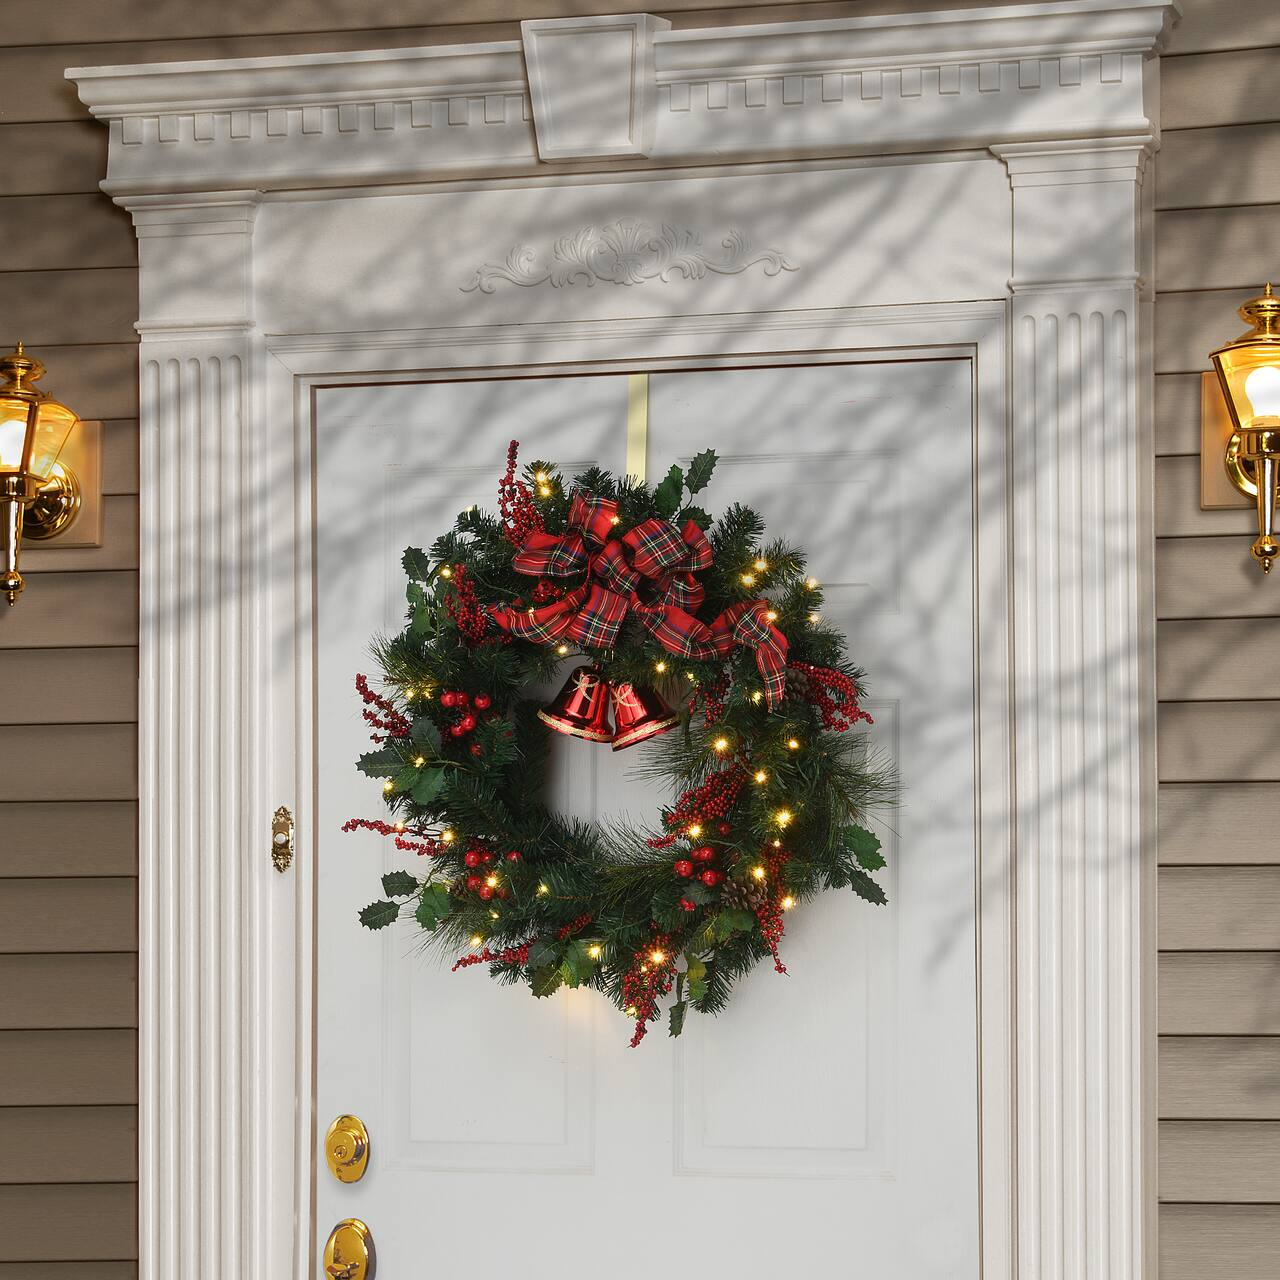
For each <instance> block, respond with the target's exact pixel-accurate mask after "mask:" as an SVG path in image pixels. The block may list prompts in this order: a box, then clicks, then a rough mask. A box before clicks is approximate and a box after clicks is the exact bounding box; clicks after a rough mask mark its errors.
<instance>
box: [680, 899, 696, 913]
mask: <svg viewBox="0 0 1280 1280" xmlns="http://www.w3.org/2000/svg"><path fill="white" fill-rule="evenodd" d="M680 905H681V906H682V907H683V908H684V909H685V910H686V911H697V909H698V904H697V903H696V902H690V901H689V899H688V898H681V899H680Z"/></svg>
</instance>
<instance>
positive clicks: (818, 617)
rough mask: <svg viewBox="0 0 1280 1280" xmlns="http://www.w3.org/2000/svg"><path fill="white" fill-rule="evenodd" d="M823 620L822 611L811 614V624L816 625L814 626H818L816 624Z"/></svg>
mask: <svg viewBox="0 0 1280 1280" xmlns="http://www.w3.org/2000/svg"><path fill="white" fill-rule="evenodd" d="M821 621H822V614H820V613H811V614H810V615H809V625H810V626H814V627H816V626H817V625H818V623H819V622H821Z"/></svg>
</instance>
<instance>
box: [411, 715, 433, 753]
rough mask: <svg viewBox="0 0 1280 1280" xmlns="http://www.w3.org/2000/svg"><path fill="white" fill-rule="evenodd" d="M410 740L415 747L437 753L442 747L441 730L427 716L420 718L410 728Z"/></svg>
mask: <svg viewBox="0 0 1280 1280" xmlns="http://www.w3.org/2000/svg"><path fill="white" fill-rule="evenodd" d="M409 738H410V740H411V741H412V742H413V745H414V746H415V747H426V748H428V749H430V750H432V751H435V750H436V748H438V747H439V745H440V730H439V729H437V728H436V727H435V725H433V724H432V723H431V721H430V720H428V719H427V717H426V716H419V717H418V718H417V719H416V720H415V721H414V722H413V724H411V725H410V726H409Z"/></svg>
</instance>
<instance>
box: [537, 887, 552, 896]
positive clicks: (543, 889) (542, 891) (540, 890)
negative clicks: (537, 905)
mask: <svg viewBox="0 0 1280 1280" xmlns="http://www.w3.org/2000/svg"><path fill="white" fill-rule="evenodd" d="M550 892H551V886H550V885H549V884H540V885H539V886H538V897H540V898H545V897H546V896H547V894H549V893H550Z"/></svg>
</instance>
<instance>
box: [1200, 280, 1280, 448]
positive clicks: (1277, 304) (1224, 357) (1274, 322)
mask: <svg viewBox="0 0 1280 1280" xmlns="http://www.w3.org/2000/svg"><path fill="white" fill-rule="evenodd" d="M1240 317H1241V319H1243V320H1247V321H1248V322H1249V324H1250V326H1251V328H1250V329H1249V331H1248V332H1247V333H1244V334H1241V335H1240V337H1238V338H1236V339H1235V340H1234V341H1232V342H1228V343H1227V344H1226V346H1224V347H1222V348H1221V349H1220V350H1218V351H1215V352H1213V353H1212V355H1211V356H1210V357H1209V358H1210V359H1211V360H1212V361H1213V367H1214V369H1216V370H1217V373H1218V381H1219V382H1220V383H1221V384H1222V391H1223V394H1224V395H1225V396H1226V400H1227V407H1228V408H1229V409H1230V411H1231V421H1232V423H1233V424H1234V426H1235V429H1236V430H1237V431H1250V430H1252V429H1254V428H1255V427H1277V426H1280V298H1277V297H1276V296H1275V294H1274V293H1273V292H1272V289H1271V286H1270V285H1267V287H1266V291H1265V292H1264V293H1263V294H1262V296H1261V297H1258V298H1252V299H1250V301H1248V302H1246V303H1245V304H1244V306H1242V307H1241V308H1240Z"/></svg>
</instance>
